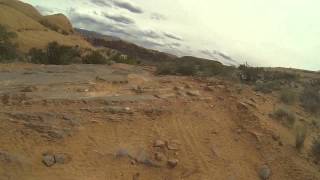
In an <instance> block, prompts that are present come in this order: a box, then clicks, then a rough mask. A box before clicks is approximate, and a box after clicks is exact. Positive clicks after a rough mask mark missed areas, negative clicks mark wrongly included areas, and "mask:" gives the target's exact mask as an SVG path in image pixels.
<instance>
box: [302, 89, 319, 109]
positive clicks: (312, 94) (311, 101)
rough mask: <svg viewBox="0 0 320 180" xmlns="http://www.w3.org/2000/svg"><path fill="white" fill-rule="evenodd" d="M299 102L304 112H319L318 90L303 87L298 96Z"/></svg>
mask: <svg viewBox="0 0 320 180" xmlns="http://www.w3.org/2000/svg"><path fill="white" fill-rule="evenodd" d="M300 101H301V104H302V106H303V107H304V109H305V110H307V111H309V112H311V113H314V114H317V113H319V112H320V93H319V89H318V88H316V87H312V86H307V87H305V88H304V90H303V92H302V93H301V95H300Z"/></svg>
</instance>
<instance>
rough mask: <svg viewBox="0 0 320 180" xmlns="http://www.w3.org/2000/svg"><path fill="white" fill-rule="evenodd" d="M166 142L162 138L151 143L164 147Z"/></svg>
mask: <svg viewBox="0 0 320 180" xmlns="http://www.w3.org/2000/svg"><path fill="white" fill-rule="evenodd" d="M165 145H166V143H165V142H164V141H162V140H156V141H155V142H154V144H153V146H154V147H164V146H165Z"/></svg>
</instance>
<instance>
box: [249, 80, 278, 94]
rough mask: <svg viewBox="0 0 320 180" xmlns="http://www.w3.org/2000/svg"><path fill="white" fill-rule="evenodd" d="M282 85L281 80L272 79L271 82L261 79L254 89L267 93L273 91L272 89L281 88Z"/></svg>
mask: <svg viewBox="0 0 320 180" xmlns="http://www.w3.org/2000/svg"><path fill="white" fill-rule="evenodd" d="M280 87H281V86H280V83H279V81H270V82H262V81H259V82H256V84H255V88H254V90H255V91H259V92H262V93H265V94H267V93H272V91H275V90H280Z"/></svg>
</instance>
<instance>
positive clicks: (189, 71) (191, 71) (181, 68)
mask: <svg viewBox="0 0 320 180" xmlns="http://www.w3.org/2000/svg"><path fill="white" fill-rule="evenodd" d="M176 73H177V74H179V75H183V76H193V75H196V73H197V69H196V67H195V65H193V64H192V63H188V62H182V63H181V64H180V65H178V66H176Z"/></svg>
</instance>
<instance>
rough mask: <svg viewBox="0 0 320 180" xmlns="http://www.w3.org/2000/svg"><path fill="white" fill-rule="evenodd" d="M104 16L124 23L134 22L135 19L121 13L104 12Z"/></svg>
mask: <svg viewBox="0 0 320 180" xmlns="http://www.w3.org/2000/svg"><path fill="white" fill-rule="evenodd" d="M103 16H104V17H106V18H108V19H111V20H113V21H115V22H119V23H123V24H134V21H133V20H132V19H130V18H127V17H124V16H121V15H109V14H106V13H104V14H103Z"/></svg>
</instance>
